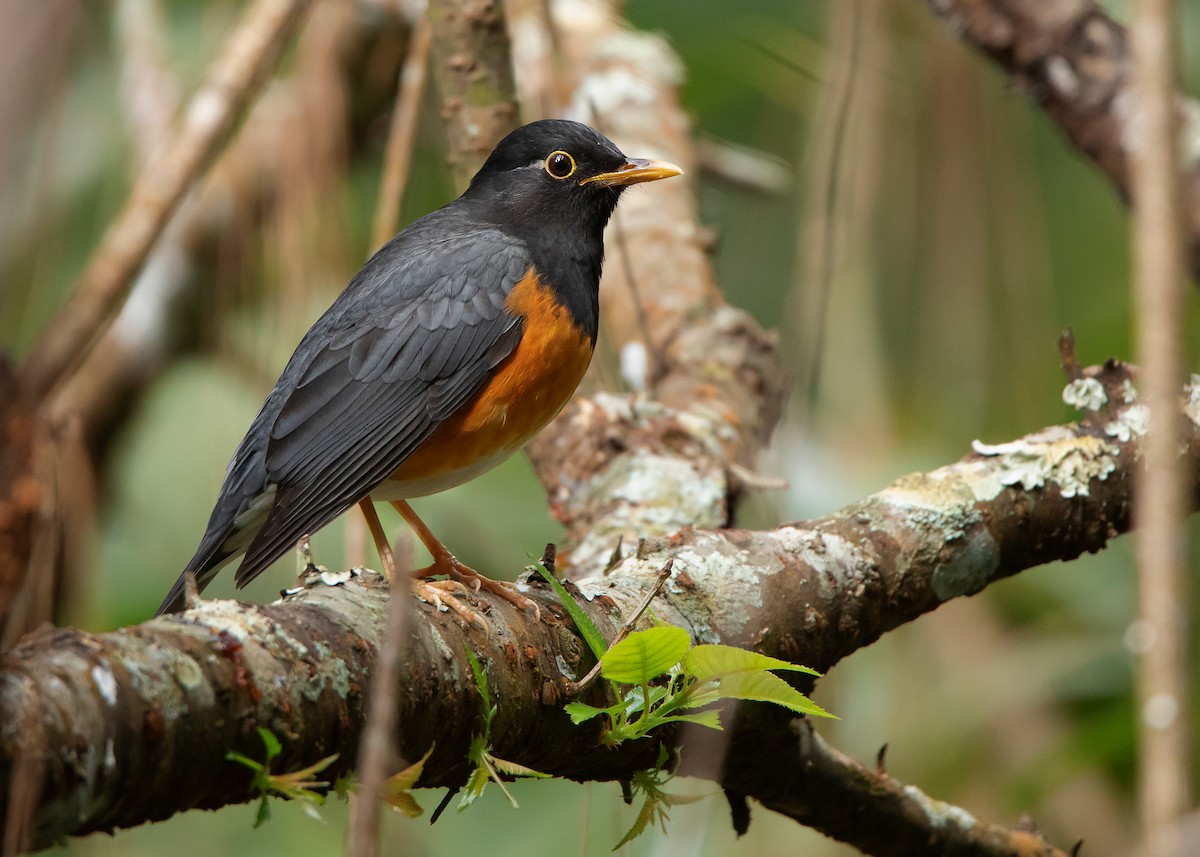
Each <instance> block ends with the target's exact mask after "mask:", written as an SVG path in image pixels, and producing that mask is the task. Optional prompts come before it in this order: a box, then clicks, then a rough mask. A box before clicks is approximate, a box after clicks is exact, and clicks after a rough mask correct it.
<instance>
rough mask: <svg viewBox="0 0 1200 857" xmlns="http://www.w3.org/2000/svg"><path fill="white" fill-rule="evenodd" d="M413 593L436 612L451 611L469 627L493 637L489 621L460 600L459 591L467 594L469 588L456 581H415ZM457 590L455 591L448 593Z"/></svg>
mask: <svg viewBox="0 0 1200 857" xmlns="http://www.w3.org/2000/svg"><path fill="white" fill-rule="evenodd" d="M412 587H413V592H414V593H415V594H416V595H417V597H418V598H422V599H424V600H425V601H428V602H429V603H430V604H432V605H433V607H434V609H435V610H450V611H452V612H453V613H454V614H455V615H457V616H458V618H460V619H462V620H463V621H464V622H466V623H467V624H468V625H474V626H475V627H477V628H479V629H480V630H481V631H483V633H484V634H485V635H487V636H489V637H490V636H491V635H492V628H491V626H490V625H488V623H487V620H485V619H484V618H483V617H482V616H480V615H479V614H478V613H476V612H475V611H474V610H472V609H471V608H470V607H468V606H467V605H465V604H463V603H462V602H461V601H460V600H459V599H458V594H457V590H462V594H463V595H464V596H465V595H466V594H467V588H466V587H465V586H463V585H462V584H461V583H459V582H458V581H456V580H433V581H430V580H414V581H413V582H412ZM447 590H455V591H449V592H448V591H447Z"/></svg>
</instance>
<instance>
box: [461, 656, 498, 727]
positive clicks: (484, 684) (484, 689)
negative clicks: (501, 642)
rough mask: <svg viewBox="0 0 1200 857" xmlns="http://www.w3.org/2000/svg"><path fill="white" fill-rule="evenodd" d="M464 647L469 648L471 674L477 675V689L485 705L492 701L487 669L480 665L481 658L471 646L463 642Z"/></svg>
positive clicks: (468, 657)
mask: <svg viewBox="0 0 1200 857" xmlns="http://www.w3.org/2000/svg"><path fill="white" fill-rule="evenodd" d="M463 648H464V649H466V650H467V660H468V661H469V662H470V664H471V674H472V675H473V676H474V677H475V689H476V690H477V691H479V695H480V696H482V697H483V703H484V705H487V704H488V703H489V702H491V701H492V700H491V699H490V698H489V696H488V680H487V671H486V670H484V668H483V667H482V666H481V665H480V663H479V658H477V657H475V653H474V652H473V651H471V647H470V646H468V645H467V644H466V643H463ZM489 719H490V718H489Z"/></svg>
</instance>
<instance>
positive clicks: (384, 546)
mask: <svg viewBox="0 0 1200 857" xmlns="http://www.w3.org/2000/svg"><path fill="white" fill-rule="evenodd" d="M358 508H359V509H361V510H362V514H363V518H365V519H366V521H367V529H368V530H370V531H371V538H372V539H374V540H375V550H377V551H379V559H380V560H382V561H383V576H384V577H386V578H387V579H388V583H391V582H392V579H393V578H394V577H395V576H396V558H395V557H393V556H392V546H391V545H390V544H389V543H388V538H387V533H385V532H384V531H383V524H381V523H380V522H379V513H378V512H376V511H375V504H374V503H372V502H371V498H370V497H363V498H362V499H361V500H359V501H358Z"/></svg>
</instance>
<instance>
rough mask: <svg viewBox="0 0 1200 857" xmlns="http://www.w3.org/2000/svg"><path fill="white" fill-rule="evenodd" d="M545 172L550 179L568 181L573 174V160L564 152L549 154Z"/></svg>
mask: <svg viewBox="0 0 1200 857" xmlns="http://www.w3.org/2000/svg"><path fill="white" fill-rule="evenodd" d="M546 172H548V173H549V174H550V175H551V177H552V178H556V179H569V178H570V177H571V176H572V175H574V173H575V159H574V158H572V157H571V156H570V155H568V154H567V153H566V152H551V153H550V157H548V158H546Z"/></svg>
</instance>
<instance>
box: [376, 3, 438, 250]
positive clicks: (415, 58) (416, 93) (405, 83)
mask: <svg viewBox="0 0 1200 857" xmlns="http://www.w3.org/2000/svg"><path fill="white" fill-rule="evenodd" d="M431 33H432V30H431V28H430V25H429V18H428V17H427V16H426V15H425V13H424V10H423V9H422V10H421V14H419V15H417V16H416V17H415V18H414V19H413V28H412V33H411V35H410V36H409V40H408V55H407V56H406V57H405V60H404V65H403V66H402V67H401V69H400V82H399V85H398V87H397V89H396V104H395V107H394V108H393V110H392V124H391V128H390V129H389V131H388V142H387V150H386V151H385V153H384V157H383V177H382V179H381V181H380V183H379V201H378V203H377V204H376V206H375V221H374V223H373V224H372V226H371V247H372V249H374V250H377V249H379V248H380V247H382V246H383V245H384V243H386V242H387V240H388V239H389V238H391V237H392V233H394V232H395V231H396V224H397V222H398V221H399V219H400V206H401V204H402V203H403V202H404V190H405V188H406V187H407V185H408V175H409V170H410V168H411V167H412V151H413V140H414V138H415V137H416V132H417V115H418V113H419V111H420V108H421V94H422V93H423V92H424V91H425V70H426V67H427V66H428V63H429V44H430V41H431V39H430V35H431Z"/></svg>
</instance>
